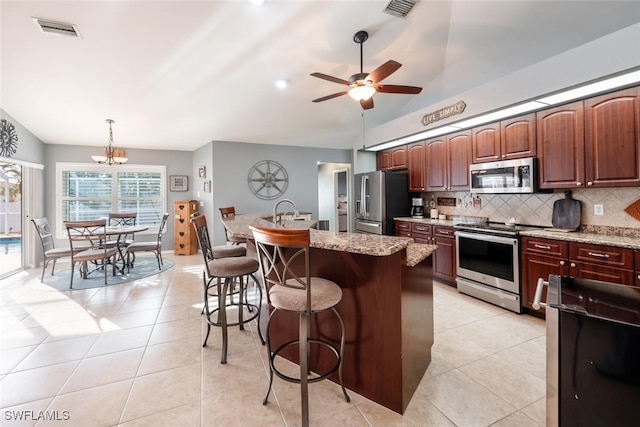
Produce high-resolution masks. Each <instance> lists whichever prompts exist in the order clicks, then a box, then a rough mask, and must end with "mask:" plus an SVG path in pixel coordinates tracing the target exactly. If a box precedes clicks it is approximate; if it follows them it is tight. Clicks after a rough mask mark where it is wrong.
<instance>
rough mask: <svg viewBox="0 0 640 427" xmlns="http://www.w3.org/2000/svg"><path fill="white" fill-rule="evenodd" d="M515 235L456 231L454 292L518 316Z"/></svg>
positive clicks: (517, 250)
mask: <svg viewBox="0 0 640 427" xmlns="http://www.w3.org/2000/svg"><path fill="white" fill-rule="evenodd" d="M519 247H520V245H519V238H518V235H517V232H516V231H515V230H513V232H507V231H505V232H501V231H499V230H490V229H488V227H485V228H484V229H482V230H475V229H471V228H470V229H467V230H465V229H458V230H456V265H457V278H456V283H457V286H458V291H460V292H462V293H464V294H468V295H471V296H473V297H476V298H479V299H482V300H484V301H487V302H489V303H492V304H495V305H498V306H500V307H504V308H506V309H508V310H511V311H514V312H516V313H521V311H522V306H521V300H520V263H519Z"/></svg>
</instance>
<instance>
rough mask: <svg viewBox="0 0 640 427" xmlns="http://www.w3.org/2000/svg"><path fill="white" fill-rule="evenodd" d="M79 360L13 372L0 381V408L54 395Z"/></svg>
mask: <svg viewBox="0 0 640 427" xmlns="http://www.w3.org/2000/svg"><path fill="white" fill-rule="evenodd" d="M78 363H79V362H77V361H74V362H67V363H60V364H57V365H50V366H45V367H42V368H36V369H29V370H27V371H20V372H14V373H11V374H9V375H7V376H5V377H4V378H3V379H2V381H0V390H2V393H0V408H4V407H7V406H14V405H18V404H21V403H26V402H31V401H35V400H40V399H44V398H47V397H53V396H55V395H56V394H57V393H58V391H59V390H60V389H61V388H62V386H63V385H64V383H66V382H67V380H68V379H69V377H70V376H71V374H72V373H73V371H74V370H75V368H76V366H77V365H78Z"/></svg>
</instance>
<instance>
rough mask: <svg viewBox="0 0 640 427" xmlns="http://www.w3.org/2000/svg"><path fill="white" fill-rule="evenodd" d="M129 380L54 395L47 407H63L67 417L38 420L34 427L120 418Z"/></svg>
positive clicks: (58, 409) (104, 422) (91, 423)
mask: <svg viewBox="0 0 640 427" xmlns="http://www.w3.org/2000/svg"><path fill="white" fill-rule="evenodd" d="M132 384H133V380H132V379H129V380H125V381H119V382H115V383H111V384H106V385H101V386H97V387H92V388H89V389H85V390H81V391H76V392H73V393H67V394H60V395H58V396H57V397H56V398H55V399H54V400H53V402H51V405H50V406H49V408H47V411H56V413H58V414H61V413H64V411H67V414H68V417H69V418H68V420H66V421H64V422H63V421H57V420H52V421H49V422H47V421H46V420H45V421H42V422H39V423H38V427H40V426H42V427H46V426H59V425H61V424H62V425H65V426H67V425H68V426H78V427H84V426H112V425H116V424H117V423H118V421H119V419H120V414H121V413H122V408H124V405H125V402H126V401H127V396H128V395H129V390H131V385H132Z"/></svg>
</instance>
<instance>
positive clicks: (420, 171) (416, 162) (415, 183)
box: [407, 141, 427, 191]
mask: <svg viewBox="0 0 640 427" xmlns="http://www.w3.org/2000/svg"><path fill="white" fill-rule="evenodd" d="M407 157H408V160H407V169H408V172H409V191H424V190H425V188H426V186H427V179H426V174H425V172H426V171H425V164H426V160H427V159H426V154H425V146H424V141H421V142H416V143H414V144H410V145H409V146H407Z"/></svg>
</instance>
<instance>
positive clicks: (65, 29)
mask: <svg viewBox="0 0 640 427" xmlns="http://www.w3.org/2000/svg"><path fill="white" fill-rule="evenodd" d="M33 21H34V22H35V23H36V24H37V25H38V27H39V28H40V31H42V32H43V33H49V34H58V35H64V36H71V37H80V31H78V27H76V26H75V25H73V24H65V23H64V22H55V21H48V20H46V19H40V18H33Z"/></svg>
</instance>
